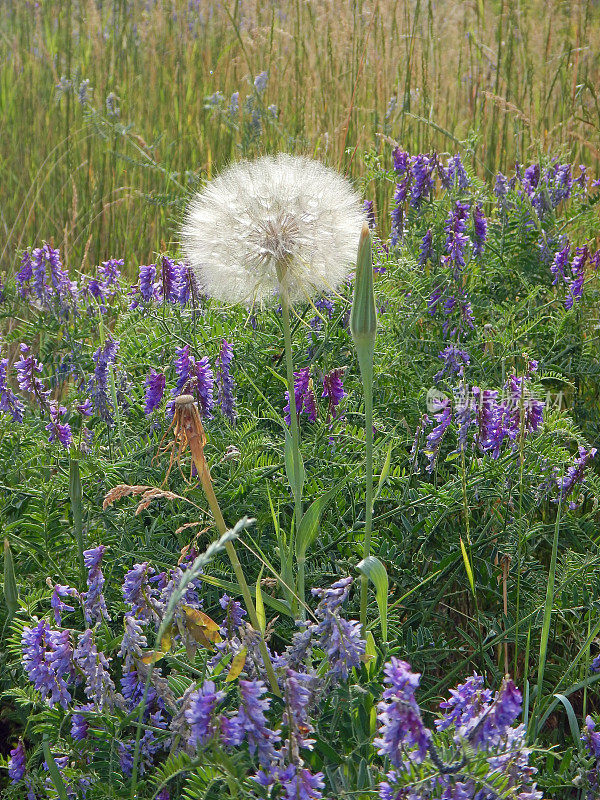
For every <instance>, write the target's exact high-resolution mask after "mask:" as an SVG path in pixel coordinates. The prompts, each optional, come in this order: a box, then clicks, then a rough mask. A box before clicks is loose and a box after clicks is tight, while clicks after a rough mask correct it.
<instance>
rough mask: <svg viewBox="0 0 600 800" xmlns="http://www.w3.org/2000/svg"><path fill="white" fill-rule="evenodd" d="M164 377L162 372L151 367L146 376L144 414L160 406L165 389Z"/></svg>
mask: <svg viewBox="0 0 600 800" xmlns="http://www.w3.org/2000/svg"><path fill="white" fill-rule="evenodd" d="M165 383H166V378H165V375H164V373H163V372H157V371H156V370H155V369H151V370H150V372H149V373H148V377H147V378H146V402H145V405H144V414H145V415H146V416H148V415H149V414H151V413H152V412H153V411H156V409H157V408H158V407H159V406H160V404H161V402H162V399H163V394H164V391H165Z"/></svg>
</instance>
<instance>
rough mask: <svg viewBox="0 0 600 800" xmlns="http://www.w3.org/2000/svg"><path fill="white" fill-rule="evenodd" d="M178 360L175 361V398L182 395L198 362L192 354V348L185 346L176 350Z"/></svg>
mask: <svg viewBox="0 0 600 800" xmlns="http://www.w3.org/2000/svg"><path fill="white" fill-rule="evenodd" d="M175 354H176V356H177V359H176V361H175V375H176V376H177V384H176V385H175V388H174V389H173V392H172V394H173V396H174V397H175V396H176V395H178V394H181V393H182V392H183V390H184V388H185V385H186V384H187V383H188V381H189V380H190V378H191V376H192V372H193V370H194V367H195V365H196V362H195V360H194V358H193V357H192V355H191V354H190V347H189V345H187V344H184V346H183V347H178V348H177V349H176V350H175Z"/></svg>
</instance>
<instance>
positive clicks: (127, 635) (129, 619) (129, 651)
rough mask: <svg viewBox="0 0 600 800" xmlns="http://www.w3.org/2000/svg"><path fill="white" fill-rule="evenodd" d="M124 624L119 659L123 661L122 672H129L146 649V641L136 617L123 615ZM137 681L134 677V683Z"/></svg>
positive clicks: (129, 679)
mask: <svg viewBox="0 0 600 800" xmlns="http://www.w3.org/2000/svg"><path fill="white" fill-rule="evenodd" d="M124 624H125V632H124V633H123V638H122V639H121V647H120V648H119V657H120V658H122V659H124V667H123V669H124V671H126V672H129V671H130V670H133V667H134V665H135V659H138V658H141V657H142V654H143V650H144V648H145V647H148V640H147V639H146V636H145V635H144V632H143V630H142V625H141V623H140V621H139V620H138V619H136V617H133V616H132V615H131V614H125V620H124ZM124 677H125V676H124ZM131 680H132V677H131V676H130V677H129V678H128V681H129V682H131ZM137 680H138V678H137V675H135V681H137Z"/></svg>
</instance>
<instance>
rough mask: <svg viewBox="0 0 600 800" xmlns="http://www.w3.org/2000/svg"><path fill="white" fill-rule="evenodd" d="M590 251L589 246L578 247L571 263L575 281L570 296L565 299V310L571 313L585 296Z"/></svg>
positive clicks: (570, 289) (570, 286) (570, 287)
mask: <svg viewBox="0 0 600 800" xmlns="http://www.w3.org/2000/svg"><path fill="white" fill-rule="evenodd" d="M589 254H590V253H589V250H588V248H587V245H583V247H578V248H577V249H576V251H575V257H574V258H573V262H572V263H571V273H572V275H573V281H572V282H571V283H570V284H569V290H568V294H567V296H566V297H565V308H566V309H567V311H569V310H570V309H571V308H573V303H574V302H576V301H577V300H581V296H582V294H583V282H584V280H585V264H586V261H587V260H588V257H589Z"/></svg>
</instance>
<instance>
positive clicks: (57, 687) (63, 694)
mask: <svg viewBox="0 0 600 800" xmlns="http://www.w3.org/2000/svg"><path fill="white" fill-rule="evenodd" d="M21 643H22V648H23V667H24V669H25V672H26V673H27V677H28V678H29V680H30V681H31V683H33V685H34V687H35V688H36V690H37V691H38V692H40V694H41V695H42V699H43V700H46V701H47V702H48V704H49V705H50V707H53V706H54V705H55V704H56V703H60V705H61V706H63V708H67V705H68V703H69V701H70V700H71V695H70V694H69V691H68V689H67V683H66V681H65V677H68V678H71V676H72V664H71V658H72V652H73V651H72V648H71V643H70V639H69V631H52V630H51V629H50V627H49V625H48V624H47V623H46V622H44V620H40V622H38V624H37V625H36V626H35V627H34V628H30V627H29V626H26V627H25V628H23V635H22V638H21Z"/></svg>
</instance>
